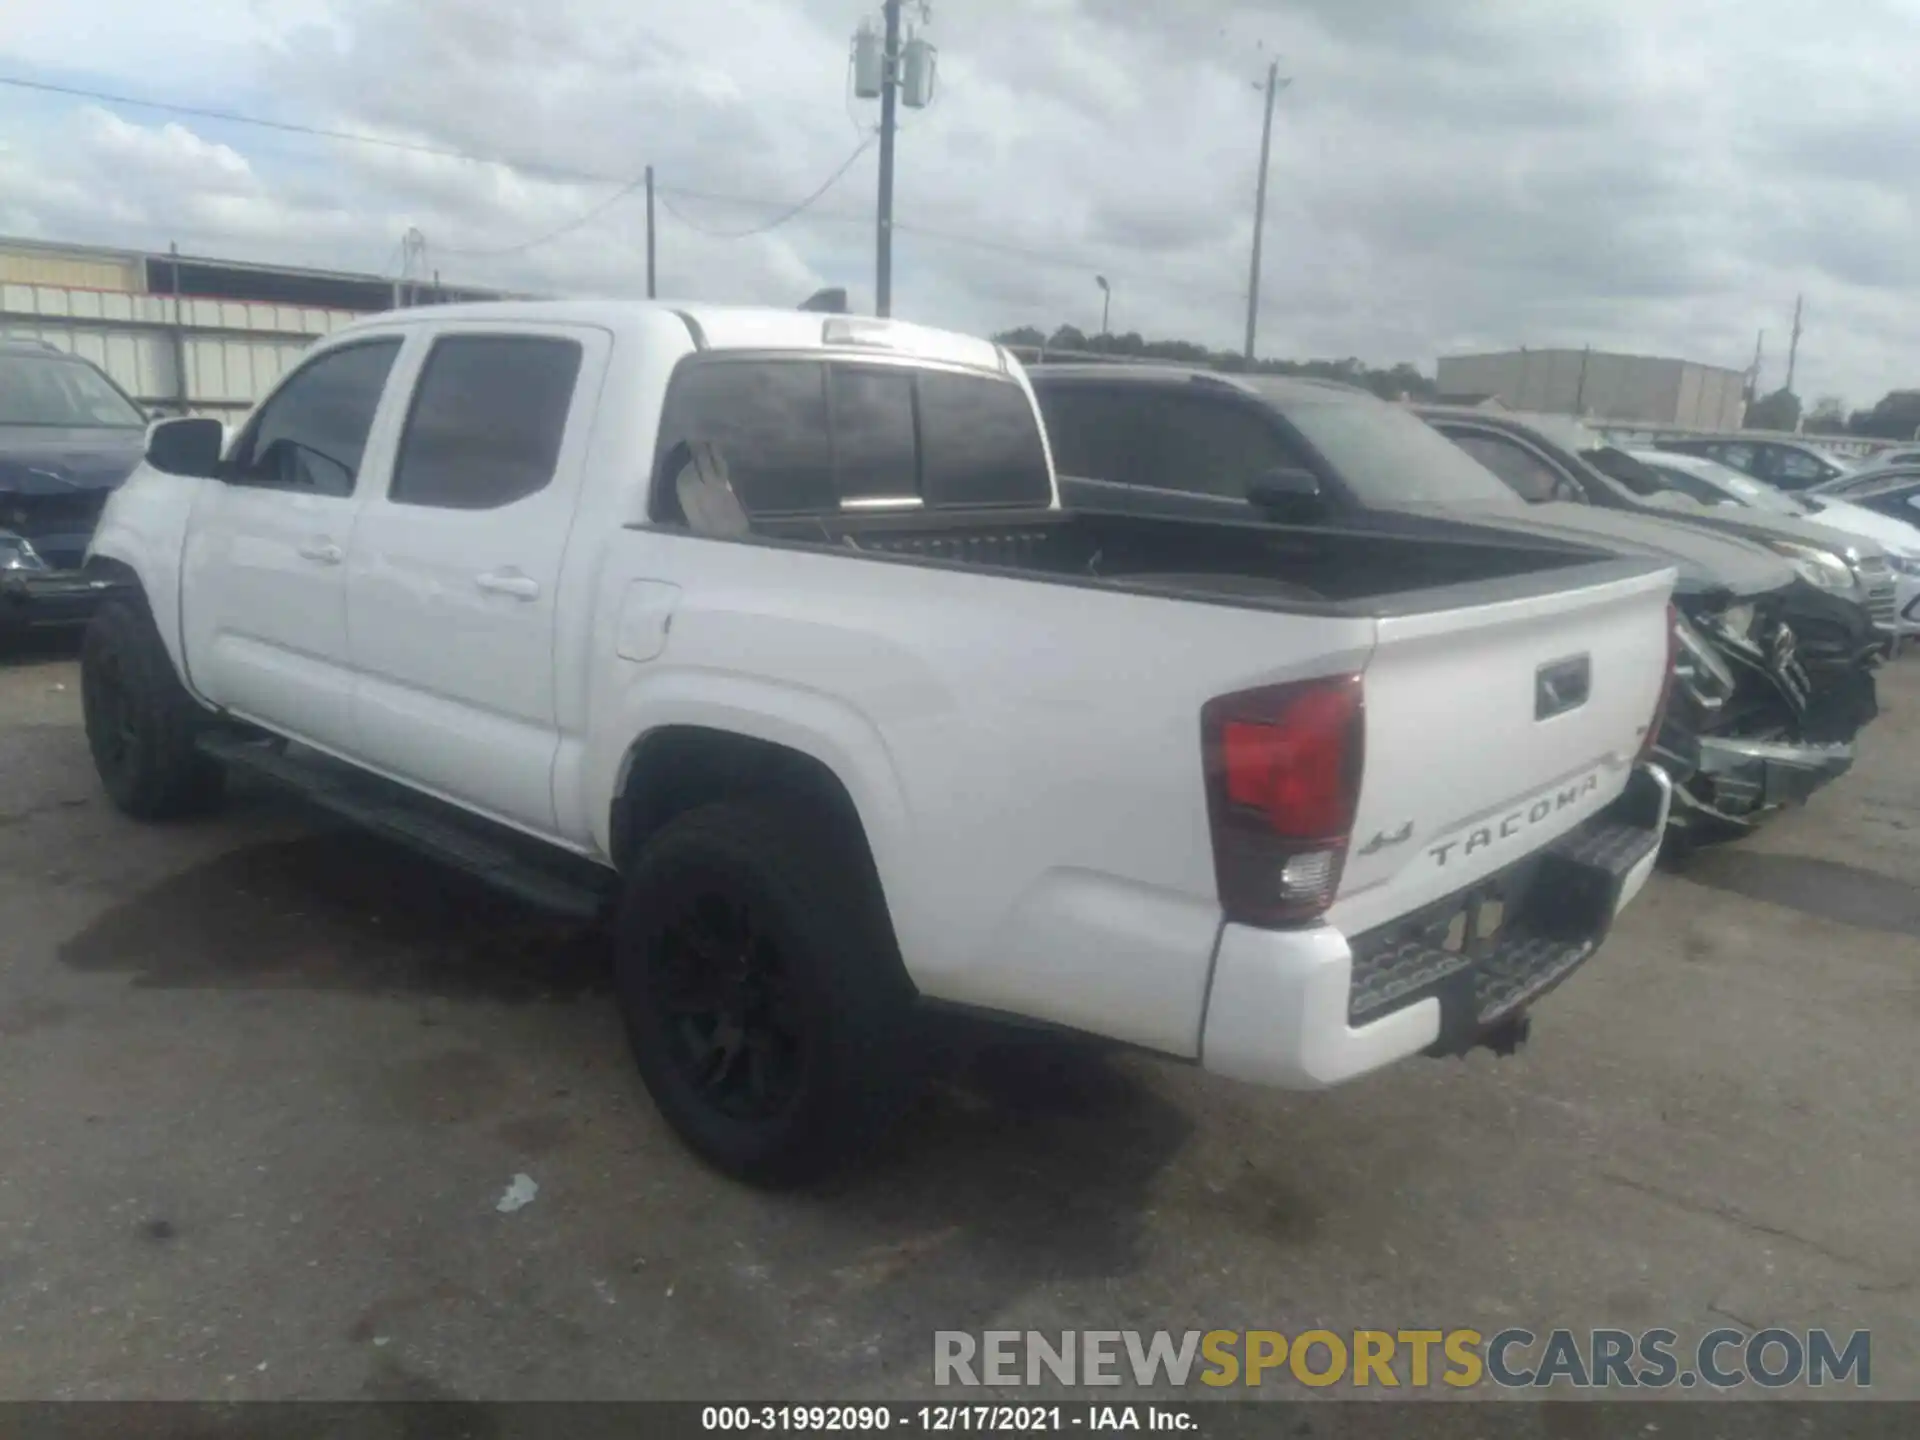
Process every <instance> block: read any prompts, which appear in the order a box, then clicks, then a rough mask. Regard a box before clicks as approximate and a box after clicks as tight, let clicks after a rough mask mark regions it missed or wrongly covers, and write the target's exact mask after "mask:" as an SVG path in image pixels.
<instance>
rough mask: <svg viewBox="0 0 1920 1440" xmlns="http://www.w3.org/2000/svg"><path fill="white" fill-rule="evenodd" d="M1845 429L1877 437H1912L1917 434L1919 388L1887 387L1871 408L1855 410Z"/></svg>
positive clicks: (1919, 401) (1919, 430)
mask: <svg viewBox="0 0 1920 1440" xmlns="http://www.w3.org/2000/svg"><path fill="white" fill-rule="evenodd" d="M1848 428H1849V429H1851V430H1852V431H1853V433H1854V434H1856V435H1871V436H1873V437H1875V438H1876V439H1880V440H1911V439H1913V438H1914V436H1915V434H1916V433H1920V390H1889V391H1888V392H1887V393H1886V394H1885V395H1883V396H1881V397H1880V399H1879V400H1878V401H1877V402H1876V403H1875V405H1874V407H1873V408H1872V409H1871V410H1856V411H1854V412H1853V419H1852V420H1851V421H1850V422H1849V423H1848Z"/></svg>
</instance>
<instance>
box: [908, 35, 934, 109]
mask: <svg viewBox="0 0 1920 1440" xmlns="http://www.w3.org/2000/svg"><path fill="white" fill-rule="evenodd" d="M938 58H939V52H938V51H937V50H935V49H934V48H933V46H932V45H931V44H930V43H929V42H928V41H925V40H921V39H918V38H915V39H912V40H909V41H907V43H906V44H905V45H904V46H902V47H901V56H900V103H901V104H903V105H905V106H906V107H907V108H908V109H909V110H920V109H923V108H925V106H926V104H927V102H928V101H929V100H931V99H933V72H934V62H935V61H936V60H937V59H938Z"/></svg>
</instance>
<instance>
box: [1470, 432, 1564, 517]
mask: <svg viewBox="0 0 1920 1440" xmlns="http://www.w3.org/2000/svg"><path fill="white" fill-rule="evenodd" d="M1445 433H1446V435H1447V438H1448V439H1450V440H1451V441H1453V443H1454V444H1456V445H1458V446H1459V447H1460V448H1461V449H1462V450H1464V451H1466V452H1467V454H1469V455H1471V456H1472V457H1473V458H1474V459H1476V460H1478V461H1479V462H1480V463H1481V464H1482V465H1484V466H1486V467H1487V469H1489V470H1491V471H1492V472H1493V473H1494V474H1496V475H1498V476H1499V477H1500V478H1501V479H1502V480H1504V481H1506V483H1507V486H1508V488H1509V489H1511V490H1512V491H1513V493H1514V494H1516V495H1518V496H1519V497H1520V498H1521V499H1522V500H1525V501H1526V502H1527V503H1528V504H1531V505H1543V504H1545V503H1546V502H1547V501H1549V500H1557V499H1560V498H1562V494H1561V490H1562V487H1560V485H1559V480H1560V475H1559V472H1558V471H1556V470H1555V469H1554V468H1553V467H1552V466H1550V465H1548V464H1547V462H1546V461H1544V460H1542V459H1541V458H1540V457H1539V456H1537V455H1535V454H1534V453H1533V452H1532V451H1530V450H1528V449H1527V448H1526V447H1525V446H1523V445H1519V444H1517V443H1515V442H1514V441H1512V440H1506V439H1502V438H1500V437H1499V436H1495V435H1486V434H1480V433H1477V432H1472V431H1461V432H1455V431H1451V430H1449V431H1447V432H1445ZM1567 493H1571V492H1567Z"/></svg>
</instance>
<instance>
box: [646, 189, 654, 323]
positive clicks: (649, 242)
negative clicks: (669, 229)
mask: <svg viewBox="0 0 1920 1440" xmlns="http://www.w3.org/2000/svg"><path fill="white" fill-rule="evenodd" d="M647 299H649V300H651V299H653V167H652V166H651V165H649V166H647Z"/></svg>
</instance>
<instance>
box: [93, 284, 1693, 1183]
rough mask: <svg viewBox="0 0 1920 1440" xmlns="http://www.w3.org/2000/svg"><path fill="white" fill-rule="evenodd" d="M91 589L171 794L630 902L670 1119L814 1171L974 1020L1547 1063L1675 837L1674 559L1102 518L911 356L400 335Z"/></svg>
mask: <svg viewBox="0 0 1920 1440" xmlns="http://www.w3.org/2000/svg"><path fill="white" fill-rule="evenodd" d="M88 565H89V570H90V571H91V572H94V573H98V574H100V575H101V576H102V577H103V578H107V579H111V580H113V581H115V582H116V590H115V593H114V597H113V599H112V601H111V602H110V603H109V604H107V605H106V606H105V607H103V608H102V610H101V612H100V614H99V615H98V616H97V617H96V618H95V620H94V622H93V626H92V628H91V629H90V630H89V632H88V636H87V641H86V645H85V649H84V651H83V655H82V661H81V682H82V699H83V710H84V714H85V719H86V731H87V737H88V741H89V744H90V746H91V748H92V752H93V756H94V761H95V765H96V768H97V769H98V771H99V773H100V777H101V780H102V782H103V784H104V786H105V789H106V791H107V794H108V795H109V796H110V797H111V798H112V800H113V801H114V803H115V804H117V805H118V806H119V807H120V808H121V809H122V810H124V811H126V812H128V813H130V814H132V815H134V816H135V817H138V818H159V817H162V816H165V815H169V814H178V813H181V812H183V811H187V810H191V809H193V808H195V807H198V806H201V805H205V804H209V803H211V802H212V801H213V800H215V799H216V798H217V796H218V793H219V789H220V784H221V777H222V775H223V774H224V772H225V767H241V768H245V769H248V770H251V771H252V772H254V773H256V774H259V775H263V776H266V777H268V778H271V779H275V780H279V781H281V782H282V783H285V784H289V785H292V786H294V787H296V788H297V789H299V790H300V791H301V792H302V793H304V794H306V795H308V796H309V797H310V798H312V799H313V800H315V801H316V802H317V803H319V804H321V805H324V806H328V807H331V808H332V809H334V810H336V811H337V812H339V813H340V814H343V815H345V816H347V817H348V818H350V819H352V820H354V821H356V822H357V823H360V824H362V825H365V826H368V827H370V828H372V829H374V830H376V831H378V832H380V833H384V834H386V835H388V836H389V837H391V838H392V839H394V840H396V841H399V842H401V843H405V844H411V845H415V846H418V847H420V848H423V849H426V850H428V851H429V852H430V853H433V854H435V855H437V856H439V857H441V858H443V859H446V860H448V861H450V862H452V863H456V864H460V865H463V866H465V867H466V868H468V869H469V870H471V871H473V872H474V873H475V874H476V875H478V876H480V877H482V878H485V879H487V880H489V881H491V882H492V883H495V884H498V885H502V886H505V887H508V888H511V889H514V890H515V892H516V893H519V894H522V895H524V896H527V897H528V898H531V899H535V900H538V901H541V902H542V903H548V904H553V905H557V906H559V907H561V908H565V909H568V910H570V911H572V912H573V913H584V914H592V913H595V912H596V911H597V910H598V908H599V907H600V906H601V904H602V903H604V902H609V901H613V902H616V903H617V914H618V919H617V924H616V928H615V944H614V972H615V981H616V984H615V991H616V996H617V998H618V1001H619V1003H620V1005H621V1008H622V1011H623V1013H624V1016H625V1019H626V1022H627V1027H628V1033H629V1035H630V1037H631V1039H632V1043H633V1049H634V1055H635V1060H636V1062H637V1064H638V1066H639V1069H640V1071H641V1074H642V1076H643V1077H644V1079H645V1081H646V1083H647V1086H648V1088H649V1090H650V1091H651V1093H652V1094H653V1096H654V1098H655V1100H656V1101H657V1103H658V1104H659V1107H660V1109H661V1111H662V1113H663V1114H664V1116H665V1117H666V1119H667V1120H668V1122H669V1123H670V1124H671V1125H672V1126H673V1127H674V1128H675V1129H676V1130H677V1131H678V1133H679V1134H680V1135H681V1137H682V1138H683V1139H684V1140H685V1141H686V1142H687V1143H688V1144H689V1145H690V1146H691V1147H692V1148H693V1149H694V1150H695V1151H696V1152H698V1153H699V1154H701V1155H703V1156H704V1157H706V1158H707V1159H708V1160H710V1161H711V1162H712V1163H714V1164H715V1165H718V1166H720V1167H722V1168H723V1169H726V1170H728V1171H730V1172H732V1173H735V1174H738V1175H743V1176H746V1177H748V1178H751V1179H755V1180H761V1181H769V1182H773V1181H786V1180H792V1179H796V1178H799V1177H801V1176H803V1175H805V1174H809V1173H812V1172H815V1171H818V1170H820V1169H823V1168H826V1167H827V1166H828V1165H830V1164H832V1163H834V1162H835V1161H838V1160H840V1159H843V1158H845V1157H846V1155H847V1154H848V1152H850V1151H851V1150H853V1149H856V1148H857V1147H858V1146H859V1145H860V1144H861V1143H862V1142H863V1141H865V1140H867V1139H869V1138H871V1137H872V1136H873V1134H874V1133H875V1132H876V1131H877V1130H878V1129H879V1128H880V1127H881V1126H882V1125H883V1124H884V1123H885V1122H886V1121H887V1120H889V1119H890V1118H891V1117H892V1116H894V1115H895V1114H897V1113H898V1111H899V1110H900V1109H901V1108H902V1107H903V1106H904V1104H905V1102H906V1101H907V1100H908V1099H909V1098H910V1097H911V1094H912V1087H911V1085H910V1084H909V1083H908V1082H909V1080H910V1079H911V1078H912V1076H913V1074H914V1073H915V1067H916V1065H917V1063H918V1061H919V1060H920V1059H921V1058H922V1055H923V1053H924V1048H925V1047H924V1046H923V1045H922V1044H921V1042H920V1039H919V1036H920V1025H919V1021H920V1017H921V1015H922V1011H923V1007H925V1006H927V1005H931V1004H939V1003H945V1004H947V1005H953V1006H962V1007H966V1008H969V1009H972V1010H975V1011H985V1012H990V1013H998V1014H1000V1015H1003V1016H1010V1017H1019V1018H1022V1019H1025V1020H1028V1021H1037V1022H1041V1023H1043V1024H1050V1025H1054V1026H1059V1027H1065V1028H1068V1029H1072V1030H1077V1031H1082V1032H1087V1033H1091V1034H1095V1035H1101V1036H1105V1037H1108V1038H1111V1039H1115V1040H1120V1041H1123V1042H1127V1043H1131V1044H1134V1045H1138V1046H1142V1047H1145V1048H1148V1049H1151V1050H1157V1051H1160V1052H1162V1053H1166V1054H1171V1055H1174V1056H1178V1057H1181V1058H1183V1059H1186V1060H1190V1061H1194V1062H1197V1063H1198V1064H1200V1065H1201V1066H1203V1067H1205V1068H1207V1069H1209V1070H1213V1071H1216V1072H1220V1073H1224V1074H1227V1075H1231V1076H1235V1077H1238V1078H1241V1079H1244V1080H1250V1081H1255V1082H1263V1083H1267V1084H1274V1085H1283V1086H1289V1087H1294V1088H1303V1089H1314V1088H1319V1087H1324V1086H1328V1085H1334V1084H1338V1083H1341V1082H1343V1081H1346V1080H1349V1079H1351V1078H1353V1077H1355V1076H1357V1075H1360V1074H1363V1073H1365V1072H1367V1071H1370V1070H1374V1069H1377V1068H1379V1067H1380V1066H1383V1065H1386V1064H1388V1063H1390V1062H1392V1061H1395V1060H1398V1059H1401V1058H1404V1057H1408V1056H1412V1055H1416V1054H1420V1053H1422V1052H1426V1053H1444V1054H1450V1053H1460V1052H1463V1051H1465V1050H1467V1049H1471V1048H1474V1047H1476V1046H1478V1045H1481V1044H1491V1045H1494V1046H1496V1047H1504V1048H1511V1046H1512V1044H1514V1043H1517V1041H1518V1039H1519V1038H1520V1035H1521V1033H1522V1032H1523V1030H1524V1023H1525V1022H1524V1012H1525V1010H1526V1007H1527V1006H1528V1005H1530V1004H1531V1003H1532V1002H1533V1001H1534V1000H1535V999H1536V998H1538V997H1539V996H1540V995H1542V994H1544V993H1545V992H1546V991H1547V990H1549V989H1551V988H1552V987H1553V986H1555V985H1556V984H1558V983H1559V982H1560V981H1561V980H1562V979H1564V978H1565V977H1566V976H1567V975H1568V974H1570V973H1571V972H1572V971H1573V970H1574V969H1575V968H1576V967H1577V966H1579V965H1580V964H1582V963H1584V961H1585V960H1586V959H1587V958H1588V957H1589V956H1590V955H1592V954H1593V953H1594V952H1595V951H1596V950H1597V948H1598V947H1599V945H1600V943H1601V941H1602V939H1603V938H1604V936H1605V934H1606V932H1607V929H1608V927H1609V925H1610V924H1611V922H1612V920H1613V917H1614V914H1615V913H1616V912H1617V911H1618V909H1619V907H1620V906H1621V905H1622V904H1624V903H1625V902H1626V900H1627V899H1628V898H1629V897H1630V896H1631V895H1632V894H1633V893H1634V891H1636V890H1637V889H1638V888H1639V887H1640V886H1641V885H1642V884H1644V882H1645V880H1646V878H1647V875H1648V873H1649V872H1650V870H1651V868H1652V865H1653V860H1654V853H1655V851H1656V849H1657V848H1658V844H1659V837H1660V829H1661V826H1662V825H1663V824H1664V820H1665V814H1666V810H1667V807H1668V795H1669V784H1668V781H1667V778H1666V776H1665V775H1664V773H1662V772H1661V770H1660V769H1659V767H1657V766H1654V765H1651V764H1648V763H1646V761H1645V751H1646V748H1647V745H1648V742H1649V741H1650V740H1651V739H1652V736H1653V734H1654V732H1655V731H1656V729H1657V728H1658V725H1659V718H1658V717H1659V712H1660V709H1661V707H1662V705H1663V704H1664V692H1665V680H1666V675H1667V670H1668V645H1669V640H1668V635H1669V632H1670V630H1671V624H1670V620H1669V607H1668V595H1669V592H1670V591H1671V588H1672V583H1673V573H1672V571H1671V569H1670V568H1668V567H1664V566H1661V565H1659V564H1657V563H1652V562H1647V561H1641V560H1621V559H1619V558H1617V557H1596V556H1593V555H1591V554H1572V553H1569V552H1568V551H1567V550H1566V549H1565V548H1564V547H1558V546H1553V545H1542V544H1540V543H1538V542H1536V543H1534V544H1532V545H1531V546H1526V545H1521V544H1517V543H1508V544H1502V543H1497V542H1496V543H1489V542H1488V541H1487V540H1486V539H1485V537H1481V538H1480V539H1479V540H1477V541H1475V540H1469V539H1463V540H1460V541H1458V542H1455V543H1448V542H1446V541H1436V540H1431V539H1428V540H1421V541H1414V540H1409V539H1406V538H1403V537H1399V536H1393V535H1384V534H1353V533H1351V532H1348V533H1334V532H1326V531H1323V532H1299V533H1296V534H1295V535H1293V536H1291V537H1290V538H1289V541H1288V543H1286V544H1277V543H1275V539H1274V536H1273V535H1272V533H1271V532H1270V531H1268V530H1267V529H1265V528H1263V527H1260V526H1257V525H1251V524H1246V523H1235V521H1234V519H1233V518H1231V517H1219V516H1216V517H1213V518H1211V519H1209V520H1165V519H1150V520H1143V519H1139V518H1135V517H1128V516H1117V515H1096V514H1074V513H1067V512H1063V511H1062V509H1061V507H1060V504H1059V500H1058V496H1057V492H1056V489H1055V484H1054V475H1053V470H1052V467H1051V465H1050V463H1049V458H1048V450H1047V445H1046V441H1045V436H1044V433H1043V431H1042V429H1041V425H1040V422H1039V418H1038V415H1037V414H1036V411H1035V407H1034V402H1033V398H1032V394H1031V392H1030V390H1029V388H1028V386H1027V382H1026V379H1025V377H1024V375H1023V373H1022V371H1021V368H1020V366H1019V364H1018V362H1017V361H1015V360H1014V359H1013V358H1012V356H1011V355H1010V354H1009V353H1008V352H1007V351H1006V350H1004V349H1002V348H1001V347H999V346H997V345H994V344H991V343H989V342H987V341H982V340H975V339H970V338H968V337H965V336H960V335H952V334H947V333H944V332H940V331H934V330H928V329H924V328H921V327H918V326H913V325H905V324H898V323H894V322H890V321H883V320H872V319H866V318H859V317H852V316H837V315H825V316H823V315H819V314H811V313H802V312H796V311H767V310H751V309H728V308H722V307H690V308H687V309H671V308H668V307H666V306H661V305H651V304H640V303H625V304H622V303H594V302H571V303H562V302H554V303H525V304H501V305H480V306H453V307H446V308H433V307H424V308H420V309H414V310H405V311H401V312H399V313H397V314H392V315H386V316H379V317H374V318H371V319H368V320H364V321H361V322H357V323H355V324H353V325H351V326H349V327H347V328H345V329H343V330H340V331H337V332H335V333H334V334H333V335H331V336H330V337H329V338H328V339H327V340H325V341H323V342H321V343H320V345H319V346H317V347H316V348H315V349H313V350H311V351H309V352H308V354H307V356H306V358H305V359H304V361H303V362H302V363H301V365H300V366H299V367H298V368H296V369H295V370H293V372H292V373H291V374H289V375H288V376H286V377H285V378H284V379H283V380H282V381H281V382H280V383H279V385H278V386H277V388H276V389H275V390H274V391H273V393H272V394H271V395H269V396H268V397H267V398H266V399H265V400H264V401H263V402H262V403H261V405H260V407H259V408H258V409H257V410H255V412H254V413H253V415H252V417H251V418H250V419H249V420H248V421H247V423H246V425H245V426H244V427H243V428H242V429H241V430H240V431H239V433H238V434H237V435H236V436H235V437H234V439H233V442H232V444H231V446H230V447H227V448H226V450H225V452H224V454H223V449H222V444H221V437H220V434H219V427H218V425H217V423H216V422H214V421H211V420H192V419H188V420H174V421H168V422H165V423H162V424H159V425H156V426H155V427H154V429H153V434H152V438H151V441H150V442H149V451H148V464H147V465H145V466H143V467H142V468H141V470H140V471H139V472H138V473H137V475H136V477H135V478H134V479H133V481H131V482H130V483H129V484H128V485H127V486H125V487H124V488H123V489H121V490H120V491H119V492H118V493H117V494H116V495H115V496H114V497H113V499H112V501H111V502H110V504H109V506H108V510H107V513H106V515H105V517H104V518H103V520H102V523H101V526H100V530H99V533H98V535H97V536H96V538H95V540H94V545H93V550H92V554H91V556H90V557H89V562H88ZM1456 925H1463V926H1465V927H1466V928H1465V929H1464V930H1463V931H1462V932H1461V933H1462V934H1464V935H1466V936H1468V937H1470V939H1469V940H1467V941H1462V942H1460V943H1458V944H1454V945H1449V943H1448V940H1447V937H1448V936H1449V935H1450V934H1451V933H1452V928H1453V927H1454V926H1456Z"/></svg>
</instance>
